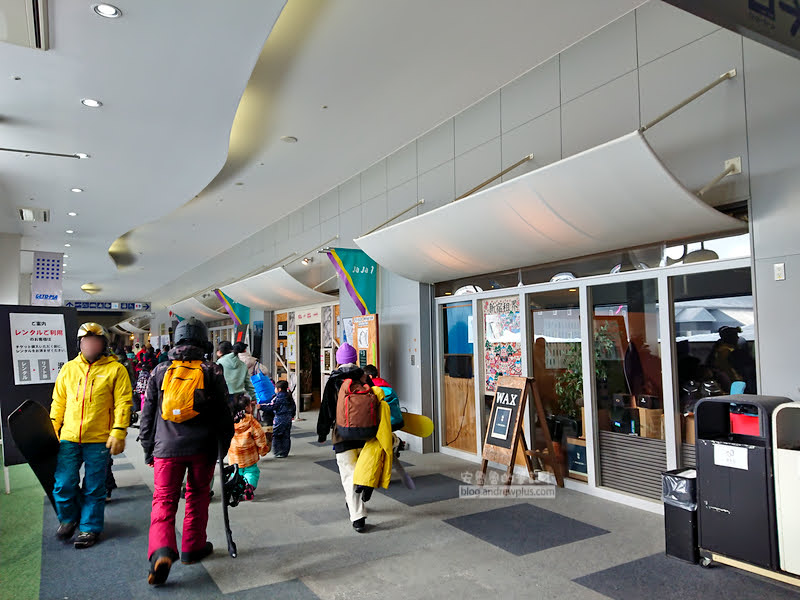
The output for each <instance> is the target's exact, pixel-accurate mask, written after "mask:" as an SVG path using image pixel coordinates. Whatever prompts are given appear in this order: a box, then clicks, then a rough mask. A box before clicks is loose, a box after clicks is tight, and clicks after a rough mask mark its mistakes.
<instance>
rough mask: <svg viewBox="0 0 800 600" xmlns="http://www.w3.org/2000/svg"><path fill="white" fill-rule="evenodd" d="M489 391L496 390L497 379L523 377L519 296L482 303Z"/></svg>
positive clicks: (487, 386)
mask: <svg viewBox="0 0 800 600" xmlns="http://www.w3.org/2000/svg"><path fill="white" fill-rule="evenodd" d="M483 319H484V354H483V358H484V368H485V373H486V382H485V383H486V392H487V393H488V392H493V391H495V387H496V383H497V378H498V377H501V376H503V375H508V376H512V377H518V376H521V375H522V331H521V322H520V314H519V297H518V296H512V297H508V298H493V299H491V300H484V302H483Z"/></svg>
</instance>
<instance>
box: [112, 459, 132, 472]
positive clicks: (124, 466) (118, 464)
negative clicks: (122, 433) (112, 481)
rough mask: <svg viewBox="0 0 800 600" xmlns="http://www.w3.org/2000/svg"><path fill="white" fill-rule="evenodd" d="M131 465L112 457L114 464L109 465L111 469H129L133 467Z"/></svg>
mask: <svg viewBox="0 0 800 600" xmlns="http://www.w3.org/2000/svg"><path fill="white" fill-rule="evenodd" d="M133 468H134V467H133V465H132V464H131V463H129V462H117V459H116V458H115V459H114V464H113V465H111V470H112V471H130V470H131V469H133Z"/></svg>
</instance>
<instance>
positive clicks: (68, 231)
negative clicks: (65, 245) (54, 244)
mask: <svg viewBox="0 0 800 600" xmlns="http://www.w3.org/2000/svg"><path fill="white" fill-rule="evenodd" d="M67 233H75V232H74V231H72V229H67Z"/></svg>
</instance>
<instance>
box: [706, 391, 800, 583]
mask: <svg viewBox="0 0 800 600" xmlns="http://www.w3.org/2000/svg"><path fill="white" fill-rule="evenodd" d="M786 402H791V400H789V399H788V398H781V397H775V396H756V395H744V394H742V395H736V396H717V397H713V398H705V399H703V400H701V401H700V402H698V403H697V406H696V407H695V432H696V437H697V441H696V443H695V444H696V445H695V451H696V455H697V501H698V507H699V508H698V517H699V542H700V548H701V550H702V551H703V552H705V551H709V552H712V553H718V554H722V555H724V556H728V557H730V558H735V559H738V560H741V561H744V562H746V563H750V564H753V565H758V566H760V567H764V568H767V569H772V570H775V569H777V568H778V540H777V529H776V519H775V494H774V487H773V471H772V412H773V411H774V410H775V408H777V407H778V406H780V405H781V404H784V403H786Z"/></svg>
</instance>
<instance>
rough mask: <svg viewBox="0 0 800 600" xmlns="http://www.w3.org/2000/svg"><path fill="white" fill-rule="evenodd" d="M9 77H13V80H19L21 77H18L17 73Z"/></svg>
mask: <svg viewBox="0 0 800 600" xmlns="http://www.w3.org/2000/svg"><path fill="white" fill-rule="evenodd" d="M11 79H13V80H14V81H20V80H21V79H22V77H20V76H19V75H14V76H13V77H12V78H11Z"/></svg>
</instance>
